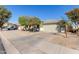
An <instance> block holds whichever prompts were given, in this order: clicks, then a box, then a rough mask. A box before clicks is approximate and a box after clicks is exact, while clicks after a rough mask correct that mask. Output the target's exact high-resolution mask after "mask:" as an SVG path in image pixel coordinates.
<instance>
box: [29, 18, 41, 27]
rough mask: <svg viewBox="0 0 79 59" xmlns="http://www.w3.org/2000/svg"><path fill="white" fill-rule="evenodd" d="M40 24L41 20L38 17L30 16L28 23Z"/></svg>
mask: <svg viewBox="0 0 79 59" xmlns="http://www.w3.org/2000/svg"><path fill="white" fill-rule="evenodd" d="M40 24H41V21H40V19H39V18H37V17H31V18H30V20H29V25H31V26H32V25H40Z"/></svg>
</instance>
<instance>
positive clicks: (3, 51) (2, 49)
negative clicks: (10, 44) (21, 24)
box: [0, 39, 6, 54]
mask: <svg viewBox="0 0 79 59" xmlns="http://www.w3.org/2000/svg"><path fill="white" fill-rule="evenodd" d="M0 54H6V52H5V49H4V47H3V44H2V41H1V39H0Z"/></svg>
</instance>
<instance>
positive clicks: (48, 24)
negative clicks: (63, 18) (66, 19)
mask: <svg viewBox="0 0 79 59" xmlns="http://www.w3.org/2000/svg"><path fill="white" fill-rule="evenodd" d="M58 22H59V20H46V21H44V22H43V26H42V27H41V28H40V31H43V32H52V33H57V32H58V30H57V26H58Z"/></svg>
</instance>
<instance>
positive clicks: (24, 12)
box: [5, 5, 79, 23]
mask: <svg viewBox="0 0 79 59" xmlns="http://www.w3.org/2000/svg"><path fill="white" fill-rule="evenodd" d="M5 7H6V8H7V9H8V10H10V11H11V12H12V17H11V18H10V20H9V22H12V23H18V18H19V16H36V17H39V18H40V19H41V20H43V21H45V20H59V19H61V18H62V17H63V18H64V19H67V16H66V15H65V13H66V12H67V11H70V10H72V9H73V8H79V6H78V5H6V6H5Z"/></svg>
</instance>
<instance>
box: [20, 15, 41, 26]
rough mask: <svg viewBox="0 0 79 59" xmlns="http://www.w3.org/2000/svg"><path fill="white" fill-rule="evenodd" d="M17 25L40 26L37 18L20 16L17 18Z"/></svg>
mask: <svg viewBox="0 0 79 59" xmlns="http://www.w3.org/2000/svg"><path fill="white" fill-rule="evenodd" d="M19 24H21V26H26V25H28V26H32V25H40V24H41V21H40V19H39V18H37V17H30V16H21V17H19Z"/></svg>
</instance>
